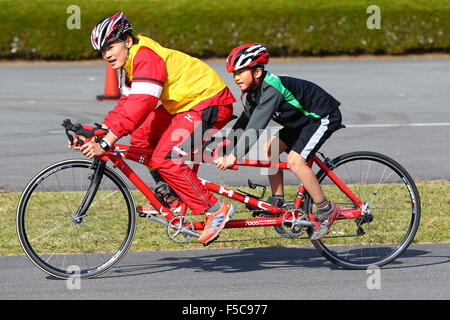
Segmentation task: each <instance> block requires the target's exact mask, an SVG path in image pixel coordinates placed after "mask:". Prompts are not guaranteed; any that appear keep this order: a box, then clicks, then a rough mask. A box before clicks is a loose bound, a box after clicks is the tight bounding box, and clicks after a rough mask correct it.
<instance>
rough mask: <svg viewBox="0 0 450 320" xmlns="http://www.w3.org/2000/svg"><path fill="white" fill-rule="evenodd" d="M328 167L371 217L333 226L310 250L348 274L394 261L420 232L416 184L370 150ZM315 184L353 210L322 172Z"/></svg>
mask: <svg viewBox="0 0 450 320" xmlns="http://www.w3.org/2000/svg"><path fill="white" fill-rule="evenodd" d="M331 167H332V170H333V172H334V173H335V174H336V175H337V176H338V177H339V178H340V179H341V180H342V181H343V182H344V183H345V184H346V185H347V186H348V187H349V188H350V189H351V190H352V192H353V193H354V194H355V195H356V196H358V198H359V199H360V200H361V201H362V202H363V203H365V204H367V205H368V208H369V214H367V215H366V216H365V217H364V218H360V219H346V220H337V221H335V222H334V224H333V226H332V227H331V229H330V233H329V234H328V235H327V236H326V237H325V238H323V239H322V240H321V241H313V244H314V246H315V247H316V248H317V249H318V250H319V251H320V252H321V254H322V255H323V256H324V257H326V258H327V259H329V260H330V261H332V262H333V263H335V264H337V265H339V266H341V267H343V268H346V269H367V268H368V267H369V266H378V267H381V266H384V265H386V264H388V263H390V262H392V261H394V260H395V259H396V258H398V257H399V256H400V255H401V254H402V253H403V252H404V251H405V250H406V249H407V248H408V246H409V245H410V243H411V242H412V241H413V239H414V236H415V234H416V232H417V229H418V227H419V222H420V212H421V207H420V198H419V193H418V191H417V188H416V185H415V183H414V180H413V179H412V178H411V176H410V175H409V174H408V172H407V171H406V170H405V169H404V168H403V167H402V166H401V165H400V164H398V163H397V162H396V161H394V160H393V159H391V158H389V157H387V156H384V155H381V154H378V153H374V152H368V151H367V152H366V151H359V152H352V153H347V154H344V155H341V156H339V157H337V158H335V159H333V160H332V166H331ZM317 179H318V180H319V182H320V184H321V186H322V188H323V190H324V193H325V196H326V198H327V199H329V200H331V201H333V202H336V203H337V204H338V205H339V206H340V207H341V208H352V207H353V208H357V206H356V205H355V204H354V203H353V202H352V201H351V200H350V199H349V198H348V197H347V196H346V195H345V194H344V193H343V192H342V191H341V190H340V189H339V188H337V187H336V186H335V185H334V184H333V183H332V181H331V180H330V178H329V177H327V175H326V173H325V172H324V171H323V170H320V171H319V172H318V173H317ZM309 201H310V202H309V205H308V206H307V208H308V213H311V211H312V204H311V200H309ZM311 232H312V230H311V228H310V229H309V230H308V233H309V234H311Z"/></svg>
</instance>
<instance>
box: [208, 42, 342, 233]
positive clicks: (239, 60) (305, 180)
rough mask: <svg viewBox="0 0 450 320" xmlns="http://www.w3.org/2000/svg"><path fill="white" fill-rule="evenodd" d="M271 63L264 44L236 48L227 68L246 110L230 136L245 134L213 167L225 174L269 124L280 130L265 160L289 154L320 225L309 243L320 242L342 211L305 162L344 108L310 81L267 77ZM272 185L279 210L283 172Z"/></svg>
mask: <svg viewBox="0 0 450 320" xmlns="http://www.w3.org/2000/svg"><path fill="white" fill-rule="evenodd" d="M268 62H269V53H268V51H267V49H266V47H265V46H264V45H263V44H261V43H251V44H245V45H242V46H239V47H236V48H234V49H233V50H232V51H231V53H230V55H229V56H228V58H227V60H226V68H227V71H228V72H232V73H233V80H234V81H235V83H236V84H237V85H238V86H239V89H240V90H241V91H242V96H241V98H242V103H243V106H244V112H243V113H242V114H241V116H240V117H239V119H238V120H237V121H236V123H235V124H234V126H233V130H232V131H233V132H236V130H238V129H244V132H243V134H242V135H241V136H240V138H239V139H238V141H237V144H236V145H235V147H234V150H233V151H232V152H231V153H230V154H229V155H227V156H225V157H221V158H218V159H216V160H214V163H215V164H216V166H217V167H218V168H219V169H222V170H225V169H228V168H230V167H232V166H233V164H234V162H235V161H236V160H240V159H242V158H243V157H244V156H245V154H246V153H247V152H248V151H249V150H250V148H251V147H252V145H253V144H254V143H255V142H256V141H257V139H258V134H259V133H260V131H261V130H263V129H264V128H266V126H267V125H268V124H269V121H270V120H271V119H273V120H274V121H275V122H277V123H278V124H280V125H282V126H283V128H282V129H281V130H280V131H279V133H278V136H273V137H271V138H270V139H269V141H268V142H267V143H266V145H265V147H264V151H265V154H266V156H267V157H270V156H271V154H273V153H276V154H277V155H278V154H281V153H282V152H284V151H286V152H289V153H288V157H287V163H288V165H289V168H290V169H291V171H292V172H293V173H294V174H295V175H296V176H297V178H298V179H299V180H300V181H301V182H302V184H303V185H304V187H305V189H306V190H307V191H308V193H309V194H310V195H311V197H312V199H313V201H314V203H315V204H316V206H317V213H316V217H317V218H316V221H317V222H316V226H315V227H314V232H313V234H312V236H311V240H313V241H318V240H321V239H322V238H323V237H324V236H325V235H326V234H327V233H328V232H329V230H330V228H331V225H332V223H333V221H334V220H335V219H336V216H337V215H338V214H339V211H340V208H339V207H338V206H337V205H336V204H335V203H333V202H331V201H328V200H327V199H326V198H325V195H324V193H323V191H322V188H321V187H320V184H319V182H318V181H317V178H316V176H315V174H314V172H313V171H312V169H311V168H310V167H308V166H307V161H309V159H310V157H311V156H312V155H313V154H314V153H315V152H316V151H317V150H318V149H319V148H320V147H321V146H322V144H323V143H324V142H325V141H326V140H327V139H328V138H329V137H330V136H331V134H332V133H333V132H334V131H336V130H337V129H338V128H339V127H340V125H341V120H342V118H341V113H340V111H339V109H338V107H339V105H340V103H339V102H338V101H337V100H336V99H334V98H333V97H332V96H331V95H330V94H328V93H327V92H326V91H325V90H323V89H322V88H320V87H319V86H318V85H316V84H314V83H312V82H309V81H306V80H302V79H296V78H292V77H284V76H276V75H274V74H271V73H269V72H268V71H266V70H265V68H264V67H265V65H266V64H267V63H268ZM275 139H277V140H276V141H275ZM274 142H276V143H274ZM274 146H278V150H272V148H273V147H274ZM269 181H270V184H271V188H272V197H271V198H270V199H269V200H268V201H269V202H271V203H274V204H277V205H280V204H281V203H282V201H284V188H283V171H282V170H278V172H276V173H275V174H271V175H269ZM277 200H278V202H276V201H277Z"/></svg>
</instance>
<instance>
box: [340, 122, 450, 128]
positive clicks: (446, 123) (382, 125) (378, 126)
mask: <svg viewBox="0 0 450 320" xmlns="http://www.w3.org/2000/svg"><path fill="white" fill-rule="evenodd" d="M437 126H450V122H434V123H433V122H430V123H373V124H370V123H368V124H345V127H347V128H386V127H437Z"/></svg>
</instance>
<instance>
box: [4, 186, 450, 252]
mask: <svg viewBox="0 0 450 320" xmlns="http://www.w3.org/2000/svg"><path fill="white" fill-rule="evenodd" d="M417 187H418V190H419V194H420V196H421V204H422V214H421V221H420V227H419V230H418V232H417V234H416V237H415V239H414V243H440V242H449V241H450V233H449V230H450V215H449V213H450V182H449V181H446V180H442V181H433V182H430V181H420V182H417ZM326 188H327V187H324V189H325V192H326V193H327V192H329V191H330V190H326ZM241 189H246V188H241ZM247 190H248V191H249V189H248V188H247ZM296 191H297V189H296V188H295V187H287V190H286V195H287V197H289V198H292V197H294V195H295V193H296ZM133 196H134V198H135V201H136V203H145V202H146V200H145V199H144V198H143V196H142V195H141V194H139V193H137V192H134V193H133ZM71 197H72V195H71V194H70V193H66V194H65V196H64V201H65V202H66V201H70V198H71ZM19 198H20V193H16V192H6V191H0V223H1V225H2V232H1V234H0V255H16V254H22V253H23V251H22V249H21V247H20V244H19V242H18V239H17V235H16V228H15V214H16V207H17V203H18V200H19ZM111 198H113V197H111ZM111 198H109V199H108V201H105V203H104V204H100V205H99V206H100V207H99V208H98V209H99V211H101V212H102V213H105V212H106V213H107V214H108V215H111V216H113V215H114V214H115V212H114V210H109V208H112V207H114V203H113V202H111V201H114V200H112V199H111ZM337 201H338V200H337ZM55 202H56V200H55V195H54V194H52V193H48V192H45V193H42V194H40V195H39V196H38V197H37V198H36V201H35V202H34V204H33V206H34V207H35V209H36V210H38V211H40V210H45V209H48V208H51V206H52V204H54V203H55ZM43 208H44V209H43ZM50 210H51V209H50ZM109 211H111V212H109ZM241 211H244V208H243V205H242V204H238V208H237V213H236V216H235V218H249V217H250V215H249V214H248V213H242V212H241ZM63 214H64V212H61V214H60V215H63ZM195 219H202V216H196V217H194V218H193V220H195ZM392 219H393V220H390V221H387V222H386V223H387V224H384V225H385V226H386V225H391V226H393V225H399V220H398V219H401V214H400V212H396V215H395V218H392ZM395 219H397V221H396V220H395ZM338 223H339V224H340V225H339V227H338V226H337V224H338ZM335 225H336V227H335V226H333V229H332V231H333V232H334V234H332V235H339V234H340V232H344V231H345V228H347V227H348V225H346V224H345V223H344V222H336V224H335ZM43 227H45V228H47V230H48V225H45V226H43ZM102 228H103V231H102V232H103V233H104V234H105V235H107V237H108V239H110V242H108V243H110V244H111V246H112V247H114V245H115V244H114V239H115V237H114V235H115V234H117V232H123V230H116V229H115V226H113V225H111V223H108V224H106V223H105V224H103V226H102ZM351 228H353V229H354V224H351ZM370 231H371V232H372V233H371V237H370V239H376V240H375V241H380V242H389V241H391V239H392V238H387V239H386V238H383V237H385V236H386V232H383V231H384V230H370ZM333 232H332V233H333ZM395 232H396V231H395V228H393V229H392V230H391V231H390V232H389V234H388V236H389V237H391V236H395ZM378 234H379V235H380V238H378ZM399 234H403V230H400V231H399ZM277 236H278V234H277V233H276V232H275V230H274V229H273V227H266V228H262V227H258V228H247V229H226V230H224V232H222V234H221V237H220V240H242V239H248V238H271V237H277ZM347 239H351V238H347ZM393 240H394V241H395V239H393ZM342 241H344V242H345V241H348V240H339V241H338V242H337V243H339V244H340V243H342ZM297 245H308V246H310V245H311V242H310V241H309V240H290V239H284V238H283V239H265V240H260V241H237V242H219V241H217V242H215V243H214V244H213V245H212V246H211V247H214V248H236V247H238V248H239V247H240V248H243V247H260V246H297ZM201 248H202V246H201V245H199V244H198V242H197V241H196V239H191V241H190V242H189V243H187V244H181V245H180V244H176V243H173V242H172V241H170V240H169V239H168V237H167V236H166V234H165V229H164V227H163V226H162V225H160V224H157V223H154V222H151V221H147V220H146V219H143V218H138V224H137V231H136V235H135V238H134V242H133V244H132V247H131V249H130V250H132V251H147V250H183V249H201Z"/></svg>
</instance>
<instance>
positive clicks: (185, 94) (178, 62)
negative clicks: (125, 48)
mask: <svg viewBox="0 0 450 320" xmlns="http://www.w3.org/2000/svg"><path fill="white" fill-rule="evenodd" d="M137 38H138V40H139V43H138V44H135V45H133V46H132V47H131V48H130V50H129V56H128V60H127V63H126V64H125V66H124V69H125V72H126V76H125V84H124V86H123V87H122V95H121V98H120V100H119V103H118V104H117V106H116V107H115V108H114V109H113V110H111V111H110V112H109V113H108V115H107V116H106V118H105V120H104V124H105V125H107V126H108V127H109V128H110V129H111V131H112V133H114V134H115V135H116V136H117V137H122V136H124V135H128V134H130V133H131V132H133V131H134V130H135V129H137V127H138V126H139V125H140V124H142V123H143V121H144V120H145V118H146V117H147V116H148V115H149V114H150V112H151V111H152V110H153V109H154V108H155V107H156V105H157V103H158V100H160V101H161V103H162V106H163V107H164V108H165V109H166V110H167V111H168V112H169V113H170V114H176V113H180V112H184V111H188V110H190V109H192V108H194V107H199V106H200V107H208V106H212V105H227V104H231V103H233V102H235V99H234V97H233V95H232V94H231V92H230V90H229V89H228V88H227V86H226V84H225V82H224V81H223V80H222V79H221V78H220V77H219V75H218V74H217V73H216V72H215V71H214V70H213V69H212V68H211V67H209V66H208V65H207V64H206V63H204V62H202V61H201V60H199V59H197V58H194V57H191V56H189V55H187V54H185V53H182V52H180V51H177V50H173V49H168V48H164V47H162V46H161V45H160V44H158V43H157V42H155V41H153V40H152V39H150V38H147V37H144V36H137Z"/></svg>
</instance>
